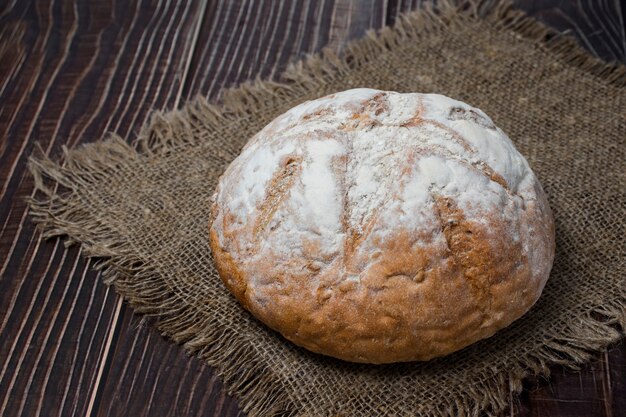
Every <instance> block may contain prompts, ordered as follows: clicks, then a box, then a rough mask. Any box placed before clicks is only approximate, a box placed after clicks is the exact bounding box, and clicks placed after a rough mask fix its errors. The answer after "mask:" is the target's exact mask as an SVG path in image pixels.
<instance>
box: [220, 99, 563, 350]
mask: <svg viewBox="0 0 626 417" xmlns="http://www.w3.org/2000/svg"><path fill="white" fill-rule="evenodd" d="M214 201H215V203H214V204H215V207H216V208H217V209H216V210H215V212H216V214H215V218H214V219H213V225H212V239H213V240H212V247H213V245H218V246H219V247H220V248H222V249H224V248H226V249H225V250H227V251H228V256H229V259H231V260H232V262H234V263H235V264H236V266H237V268H239V270H240V272H241V273H242V274H243V275H245V276H246V279H247V281H248V282H247V285H246V288H247V289H246V293H245V294H241V295H240V296H239V298H240V300H241V299H242V298H244V299H245V300H247V301H244V304H245V303H248V308H250V309H251V310H252V311H253V313H255V314H256V315H257V316H259V317H260V318H262V319H263V320H264V321H266V322H269V323H268V324H270V325H271V326H273V327H275V328H276V327H281V326H283V327H284V329H278V330H279V331H281V332H283V334H285V336H286V337H288V338H290V339H292V340H294V341H296V342H297V343H299V344H306V343H304V342H303V341H302V340H301V337H300V336H294V334H293V332H295V331H296V330H293V329H292V328H291V327H289V326H288V325H282V324H280V323H283V321H285V320H287V321H288V319H287V318H285V317H282V316H281V315H280V314H278V313H276V312H275V311H272V309H277V308H284V309H287V310H288V309H292V308H294V306H293V305H292V304H291V302H290V301H288V300H286V299H283V298H281V297H282V296H280V295H277V294H279V293H280V291H279V290H277V288H278V287H280V288H282V289H283V290H284V291H286V290H285V288H287V287H289V288H292V289H295V288H299V294H298V296H297V297H296V298H297V299H298V300H299V301H293V302H294V303H296V304H297V303H298V302H300V303H301V305H302V309H303V310H302V314H305V313H306V308H307V307H306V305H307V302H308V301H307V300H308V299H309V298H310V299H316V300H318V301H319V300H321V299H323V300H324V302H323V304H324V305H330V304H328V303H331V301H332V300H334V299H336V300H337V301H336V303H337V305H338V306H339V305H340V303H341V301H340V300H341V297H345V298H346V299H351V300H352V301H351V303H353V304H354V303H356V305H358V303H359V301H358V299H360V298H359V297H362V296H372V297H373V294H379V292H380V294H395V292H394V291H395V290H391V289H389V288H391V287H390V286H391V285H400V286H402V285H406V286H407V288H408V287H410V288H412V290H411V291H413V290H415V291H417V292H416V293H415V294H414V295H413V297H417V298H416V299H415V300H417V299H420V296H419V293H420V291H428V290H427V289H423V290H422V289H420V290H418V289H417V288H426V287H427V285H425V284H424V283H425V282H430V281H427V279H428V278H429V277H432V279H435V277H439V278H440V279H441V277H442V276H444V275H445V274H457V275H459V277H456V278H455V280H457V278H458V280H457V281H458V282H457V281H455V280H452V279H451V281H450V282H453V281H454V282H455V284H454V285H456V286H457V287H458V288H456V289H455V290H454V291H457V292H459V294H462V293H463V291H467V294H468V295H467V297H468V298H470V300H469V301H467V300H464V301H463V302H462V303H460V306H459V310H460V311H461V310H462V311H464V314H468V315H469V316H468V317H469V318H468V319H467V320H469V321H471V320H478V321H479V322H480V326H479V327H480V328H486V329H487V330H485V331H482V330H474V333H471V332H470V333H471V334H470V335H469V336H467V340H471V339H472V338H476V337H478V338H480V337H485V336H486V335H488V333H489V332H493V331H495V330H493V329H497V328H500V327H502V326H503V325H506V324H508V322H510V321H511V320H512V319H514V318H517V316H519V315H520V311H522V310H523V311H525V309H527V308H528V306H529V305H532V303H534V301H535V300H536V299H537V297H538V296H539V294H540V292H541V289H542V288H543V285H544V284H545V280H546V279H547V274H548V272H549V269H550V266H551V262H552V258H551V256H552V255H550V253H551V251H553V236H552V237H551V235H550V233H553V231H552V229H551V228H552V227H553V226H552V224H551V222H552V220H551V215H550V213H549V208H548V207H547V202H546V201H545V195H544V194H543V191H542V190H541V187H540V185H538V182H537V179H536V178H535V176H534V174H533V173H532V171H531V170H530V167H529V166H528V163H527V162H526V160H525V159H524V157H523V156H522V155H521V154H520V153H519V152H518V151H517V150H516V149H515V147H514V145H513V143H512V142H511V140H510V139H509V138H508V137H507V136H506V135H505V134H504V133H503V132H502V131H501V130H500V129H499V128H497V127H496V126H495V124H494V123H493V121H492V120H491V119H490V118H489V117H488V116H487V115H486V114H484V113H483V112H482V111H481V110H479V109H476V108H474V107H471V106H469V105H467V104H465V103H463V102H460V101H457V100H453V99H450V98H448V97H445V96H442V95H437V94H400V93H395V92H386V91H379V90H373V89H355V90H348V91H344V92H341V93H336V94H332V95H330V96H327V97H323V98H320V99H317V100H313V101H308V102H305V103H302V104H301V105H298V106H296V107H294V108H293V109H291V110H289V111H288V112H286V113H285V114H283V115H281V116H279V117H278V118H276V119H275V120H274V121H273V122H272V123H270V124H269V125H268V126H267V127H266V128H265V129H263V130H262V131H261V132H259V133H258V134H257V135H256V136H255V137H254V138H253V139H251V141H250V142H249V143H248V144H247V145H246V147H245V148H244V150H243V151H242V154H241V155H240V156H239V157H238V158H237V159H236V160H235V161H234V162H233V163H232V164H231V166H230V167H229V168H228V170H227V171H226V173H225V174H224V175H223V177H222V178H221V180H220V183H219V187H218V190H217V192H216V195H215V196H214ZM461 230H462V231H463V232H462V233H461V232H460V231H461ZM551 239H552V240H551ZM399 242H400V243H399ZM459 248H460V249H459ZM214 249H215V248H214ZM500 250H508V251H509V252H511V253H510V254H502V253H499V252H498V251H500ZM403 251H404V252H403ZM458 251H461V252H458ZM457 252H458V253H457ZM427 255H428V256H430V258H428V256H427ZM463 257H470V258H471V259H469V260H466V259H465V258H463ZM422 258H423V259H422ZM427 258H428V259H427ZM496 261H497V262H499V263H498V264H496V263H495V262H496ZM472 262H473V263H472ZM218 263H219V260H218ZM389 268H390V269H393V270H394V271H391V272H384V274H385V275H386V278H385V279H386V281H385V282H386V284H381V285H382V287H380V289H375V288H378V285H379V283H378V281H379V279H378V277H377V275H376V274H377V273H380V274H383V270H384V271H386V270H387V269H389ZM379 270H380V271H381V272H376V271H379ZM395 270H397V271H395ZM303 274H304V275H303ZM498 274H500V275H502V274H511V276H512V278H509V277H505V276H500V275H498ZM267 275H271V276H272V277H274V278H268V276H267ZM278 276H281V277H280V278H278ZM303 276H308V277H309V278H308V280H307V279H305V278H302V277H303ZM290 279H291V280H293V282H291V283H289V282H287V283H286V284H285V282H284V281H289V280H290ZM301 279H305V282H306V284H302V281H301ZM404 279H407V280H408V281H407V282H406V283H405V284H399V283H398V282H396V281H398V280H404ZM277 280H278V281H280V285H278V284H277V282H278V281H277ZM295 282H298V283H299V284H297V285H300V287H297V285H296V284H294V283H295ZM393 283H395V284H393ZM285 285H287V287H286V286H285ZM294 285H296V286H294ZM451 285H452V284H451ZM524 286H526V287H527V288H524ZM339 288H344V289H345V291H343V292H342V291H341V290H338V289H339ZM463 288H466V289H465V290H463ZM320 291H322V292H321V293H320ZM376 291H378V292H376ZM506 291H511V292H512V293H511V294H510V295H509V296H511V297H516V296H517V297H520V301H519V302H517V301H516V302H514V303H513V304H515V305H514V306H513V307H507V305H506V303H504V302H500V301H498V300H497V299H496V296H497V294H498V292H506ZM319 294H323V295H319ZM341 294H348V295H341ZM424 294H426V293H425V292H424V293H423V294H422V296H421V297H422V299H424V297H426V298H425V299H424V300H425V301H424V306H425V307H424V308H426V309H431V310H432V311H431V314H433V317H435V316H437V315H440V314H442V312H441V309H442V308H443V307H442V306H441V305H439V304H438V303H439V302H440V301H438V300H439V299H438V298H437V296H435V295H432V294H429V295H428V296H425V295H424ZM494 294H495V295H494ZM376 296H377V297H378V296H380V297H383V295H376ZM389 296H390V297H391V295H389ZM450 296H454V294H450ZM319 297H321V298H319ZM324 297H326V298H324ZM353 297H356V299H352V298H353ZM433 297H434V298H433ZM383 298H384V297H383ZM355 300H357V301H355ZM415 300H414V301H415ZM485 300H489V302H488V305H483V304H484V303H485V302H486V301H485ZM414 301H413V302H414ZM346 302H347V301H346ZM361 302H363V303H365V301H364V300H361ZM403 302H404V301H403ZM429 303H430V304H432V303H434V304H433V305H432V306H431V307H427V306H428V305H430V304H429ZM268 305H270V306H271V305H273V307H267V306H268ZM251 306H252V307H251ZM310 308H311V309H312V311H318V309H322V310H323V309H324V308H328V311H325V312H322V310H319V314H321V315H323V316H324V317H326V318H327V319H328V320H331V319H330V318H329V317H331V316H332V317H335V316H334V315H336V314H338V313H337V312H336V311H335V309H337V308H340V307H336V306H335V307H318V306H316V305H312V306H311V307H310ZM345 308H347V309H354V308H356V307H354V305H353V306H348V307H345ZM364 308H365V307H364ZM380 308H383V309H384V308H386V307H380ZM507 308H511V312H510V314H507V311H503V309H504V310H506V309H507ZM429 311H430V310H429ZM472 312H474V313H472ZM310 313H311V312H310ZM277 314H278V315H277ZM311 314H312V313H311ZM354 314H356V315H358V312H356V311H355V313H354ZM329 315H330V316H329ZM279 316H280V317H279ZM296 316H297V314H296ZM348 316H349V315H348ZM514 316H515V317H514ZM438 319H440V317H439V318H438ZM300 320H304V318H302V317H301V318H300ZM336 320H338V321H339V322H341V321H342V319H341V318H337V319H336ZM433 320H434V319H433ZM331 321H332V320H331ZM417 322H419V323H418V324H415V323H414V324H413V325H412V326H414V328H413V329H412V332H413V333H415V331H416V329H419V328H420V326H424V325H425V324H424V323H425V322H423V321H421V320H417ZM435 322H437V320H435ZM276 323H278V324H276ZM420 323H421V324H420ZM472 323H473V322H472ZM336 324H337V323H334V324H333V325H336ZM346 325H347V324H346V323H343V324H341V326H344V327H345V326H346ZM407 325H408V324H407ZM293 326H296V327H297V328H298V329H299V330H298V331H297V333H298V335H300V334H302V333H306V330H305V329H306V328H307V326H306V325H305V324H303V323H302V322H299V324H293ZM341 326H339V327H341ZM468 326H470V325H469V324H468ZM331 327H332V326H331ZM289 329H291V330H289ZM364 331H365V333H367V331H366V330H364ZM346 332H347V334H350V332H349V331H346ZM356 333H359V331H356ZM418 333H419V332H418ZM461 339H463V338H461ZM463 340H464V339H463ZM311 343H313V342H311ZM320 343H322V345H320ZM446 343H447V342H446ZM450 343H452V342H450ZM459 343H465V342H463V341H462V340H461V341H460V342H459ZM315 344H316V346H323V344H324V341H323V338H322V339H321V340H318V341H316V342H315ZM429 349H431V350H432V349H434V351H436V350H437V348H436V347H432V346H431V347H429ZM445 349H447V348H445ZM445 349H443V350H445ZM313 350H315V349H313ZM317 350H318V351H323V350H324V348H318V349H317ZM330 350H332V349H330ZM426 351H428V349H426ZM426 351H425V352H426ZM428 352H430V351H428ZM329 354H333V353H332V352H331V353H329ZM422 354H423V355H425V356H428V355H431V354H432V352H431V353H424V352H422ZM416 355H417V354H415V353H414V355H413V356H416ZM432 355H433V356H436V355H434V354H432ZM347 356H348V357H349V356H350V355H347ZM361 356H362V355H361ZM392 356H393V355H392ZM400 356H402V355H400ZM417 356H419V355H417ZM409 357H410V355H409Z"/></svg>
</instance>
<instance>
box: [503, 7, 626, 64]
mask: <svg viewBox="0 0 626 417" xmlns="http://www.w3.org/2000/svg"><path fill="white" fill-rule="evenodd" d="M515 3H516V5H517V7H519V8H521V9H523V10H524V11H526V12H527V13H528V14H529V15H531V16H533V17H535V18H536V19H538V20H541V21H542V22H544V23H545V24H547V25H548V26H551V27H553V28H555V29H557V30H559V31H561V32H564V33H568V34H571V35H574V36H576V38H578V39H579V41H580V43H581V44H582V45H583V46H584V47H585V48H587V50H589V51H590V52H591V53H592V54H594V55H596V56H598V57H600V58H602V59H604V60H606V61H621V62H626V31H624V14H623V13H624V9H623V5H622V2H620V1H619V0H567V1H566V0H515Z"/></svg>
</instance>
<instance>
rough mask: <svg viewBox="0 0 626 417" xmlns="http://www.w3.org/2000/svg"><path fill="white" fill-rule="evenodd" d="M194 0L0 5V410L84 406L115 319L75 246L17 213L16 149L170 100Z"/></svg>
mask: <svg viewBox="0 0 626 417" xmlns="http://www.w3.org/2000/svg"><path fill="white" fill-rule="evenodd" d="M201 5H202V3H200V2H189V3H180V4H178V2H163V1H161V2H151V3H149V2H147V1H145V2H141V1H137V2H127V1H117V2H106V3H104V2H99V1H96V0H93V1H81V2H75V3H72V2H68V1H13V2H3V3H2V6H1V8H0V10H1V12H0V13H1V14H0V27H2V28H3V30H2V31H3V33H4V34H3V35H2V36H3V38H4V39H7V42H3V43H4V44H5V45H8V46H7V47H6V49H5V52H3V53H2V57H3V58H2V65H1V66H0V69H1V70H2V74H1V76H0V80H1V84H0V102H1V103H2V112H1V113H0V137H2V138H3V139H2V146H1V148H0V175H1V178H2V188H1V189H0V224H1V225H2V226H1V227H2V235H1V241H0V242H1V245H2V251H1V253H2V257H1V261H0V268H1V269H0V276H1V279H0V305H1V307H0V311H1V315H0V340H2V344H1V346H0V387H1V389H0V415H24V416H35V415H46V416H55V415H59V416H69V415H83V416H84V415H86V414H87V413H88V412H89V407H90V404H91V402H92V400H93V398H94V396H95V394H96V392H97V387H98V386H99V384H100V382H101V381H103V380H104V379H105V377H106V373H107V369H106V368H105V367H102V366H101V364H102V363H104V362H105V361H106V358H107V356H108V353H109V350H108V348H109V347H110V346H111V345H115V343H114V342H115V336H116V329H117V328H118V327H119V325H120V324H121V321H119V309H120V306H121V303H120V302H119V300H118V298H117V297H116V296H115V295H114V294H113V293H112V291H110V290H109V289H108V288H106V287H105V286H104V285H102V283H101V282H100V279H99V276H98V273H96V272H94V271H93V270H92V268H91V267H92V265H91V263H90V262H87V261H85V260H84V259H83V258H81V256H80V251H79V250H78V248H72V249H69V250H68V249H65V248H64V247H63V245H62V244H61V242H60V241H58V240H56V241H53V242H49V243H47V242H42V241H41V239H40V236H39V234H38V233H35V230H34V227H33V224H32V222H30V221H29V220H28V219H27V218H26V205H25V201H24V198H25V197H26V196H28V195H30V194H31V193H32V189H33V186H32V180H31V178H30V176H29V175H28V173H27V170H26V161H27V156H28V155H29V154H30V153H31V151H32V150H33V147H34V144H35V142H39V143H40V144H41V146H42V147H43V148H44V150H45V151H46V152H52V153H56V152H58V151H59V149H60V147H61V145H67V146H73V145H75V144H76V143H79V142H81V141H90V140H94V139H96V138H99V137H100V136H102V134H103V133H104V132H106V131H114V132H118V133H119V134H121V135H124V136H126V135H129V134H130V133H131V132H132V131H133V129H136V128H137V126H138V125H140V124H141V123H142V122H143V120H144V119H145V117H146V115H147V114H148V112H149V110H150V109H152V108H162V107H174V106H176V105H177V104H178V100H179V98H180V96H181V90H182V80H183V79H184V73H185V72H186V70H187V68H188V66H189V62H190V61H189V58H190V52H191V51H192V50H193V41H194V40H195V39H196V35H197V31H196V30H195V29H196V27H197V23H198V22H199V19H198V16H199V15H201V14H202V12H203V10H202V8H201Z"/></svg>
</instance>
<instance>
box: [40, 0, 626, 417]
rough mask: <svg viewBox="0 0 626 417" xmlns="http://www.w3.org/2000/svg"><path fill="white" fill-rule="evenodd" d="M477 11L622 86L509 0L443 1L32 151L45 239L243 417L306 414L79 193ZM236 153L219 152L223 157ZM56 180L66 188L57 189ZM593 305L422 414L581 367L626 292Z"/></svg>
mask: <svg viewBox="0 0 626 417" xmlns="http://www.w3.org/2000/svg"><path fill="white" fill-rule="evenodd" d="M474 19H485V20H487V21H488V22H489V23H491V24H492V25H494V27H497V28H498V29H500V30H513V31H514V32H515V33H517V34H518V35H519V36H521V37H523V38H525V39H526V40H527V41H530V42H532V43H533V44H535V45H536V47H539V48H544V49H546V50H548V51H550V52H552V53H553V54H554V55H555V56H557V57H558V59H559V60H561V61H562V62H563V63H565V64H566V65H571V66H574V67H576V68H577V69H579V70H581V71H583V72H584V73H586V74H587V75H588V76H590V77H595V78H596V79H598V80H600V81H602V82H605V83H609V84H612V85H614V86H617V87H624V86H626V67H624V66H622V65H618V64H607V63H605V62H603V61H601V60H599V59H597V58H595V57H593V56H591V55H590V54H589V53H587V52H586V51H585V50H583V49H582V48H581V47H580V46H579V45H578V44H577V43H576V41H575V40H573V39H571V38H568V37H564V36H562V35H560V34H558V33H557V32H555V31H554V30H552V29H550V28H548V27H546V26H544V25H543V24H541V23H539V22H537V21H535V20H534V19H532V18H529V17H528V16H526V15H525V14H524V13H523V12H520V11H516V10H514V9H513V8H512V7H511V5H510V4H509V3H508V2H499V1H471V2H467V1H454V0H449V1H445V2H440V4H439V5H438V6H437V8H436V9H434V8H427V9H424V10H421V11H418V12H414V13H411V14H409V15H405V16H403V17H401V18H400V20H399V21H398V23H397V24H396V25H395V27H393V28H384V29H383V30H382V31H380V32H378V33H369V34H368V36H367V37H366V38H365V39H362V40H358V41H355V42H352V43H351V44H349V45H348V46H347V47H346V49H345V51H344V53H343V54H342V56H341V57H339V56H337V55H335V54H333V53H332V52H330V51H323V52H322V53H321V54H319V55H315V56H312V57H310V58H308V59H306V60H304V61H301V62H299V63H297V64H295V65H292V66H290V68H289V69H288V70H287V71H286V73H285V74H284V75H283V80H284V82H283V83H278V82H272V81H261V80H258V79H257V80H256V81H254V82H251V83H247V84H244V85H242V86H240V87H238V88H234V89H229V90H226V91H224V92H223V94H222V96H221V99H220V102H221V104H220V105H213V104H209V103H207V101H206V100H205V99H204V98H198V99H196V100H194V101H193V102H192V103H190V104H187V105H186V106H185V107H184V108H182V109H181V110H177V111H172V112H168V113H163V112H156V113H154V114H153V115H152V116H151V118H150V120H149V122H148V123H147V124H146V126H145V127H144V128H143V129H142V130H141V131H140V133H139V134H138V137H137V139H136V140H135V141H134V142H133V144H132V145H129V144H128V143H126V142H125V141H124V140H123V139H122V138H120V137H118V136H110V137H108V138H107V139H105V140H103V141H100V142H96V143H92V144H88V145H83V146H81V147H80V148H78V149H76V150H68V149H66V148H64V149H63V163H62V164H58V163H56V162H53V161H52V160H51V159H50V158H48V157H47V156H45V155H44V154H43V152H42V151H41V150H38V151H36V153H35V154H34V155H33V156H32V157H31V158H30V170H31V172H32V174H33V176H34V180H35V188H36V190H37V191H38V193H37V194H36V196H35V197H34V198H32V199H29V205H30V213H31V215H32V216H33V218H34V220H35V222H37V223H38V226H39V227H40V228H41V229H42V230H43V236H44V237H46V238H50V237H56V236H67V237H68V238H67V240H66V245H70V244H72V243H80V244H81V246H82V248H83V252H84V253H85V254H86V255H87V256H89V257H95V258H98V262H97V263H96V268H97V269H99V270H101V271H102V276H103V279H104V281H105V283H107V284H109V285H113V286H114V287H115V289H116V290H117V291H118V292H119V293H120V294H121V295H122V296H123V297H124V298H125V299H126V300H127V301H128V302H129V303H130V304H131V306H132V307H133V308H134V309H136V310H137V311H138V312H140V313H143V314H146V315H148V316H151V317H154V318H155V319H156V320H155V322H156V326H157V328H158V329H159V331H160V332H161V333H162V334H163V335H165V336H167V337H169V338H171V339H172V340H174V341H175V342H177V343H181V344H184V346H185V348H186V349H187V351H188V352H189V353H190V354H193V355H196V356H198V357H200V358H202V359H204V360H205V361H206V362H207V363H208V364H210V365H212V366H213V367H215V368H216V369H217V371H218V373H219V375H220V376H221V377H222V378H223V380H224V384H225V386H226V387H227V389H228V392H229V393H230V394H231V395H234V396H236V397H237V398H238V399H239V401H240V404H241V406H242V408H243V410H244V412H246V413H247V414H248V415H250V416H278V415H289V416H291V415H294V416H295V415H302V414H301V412H299V410H298V409H297V406H296V404H294V403H292V402H291V400H290V398H289V397H288V395H287V394H286V393H285V392H282V391H281V389H280V387H281V384H280V383H278V381H276V380H275V378H276V377H275V376H273V374H272V373H271V372H266V371H267V370H266V369H265V368H264V365H263V364H261V363H258V361H257V358H256V355H255V351H254V349H253V348H252V347H250V346H248V345H246V344H242V343H239V342H237V341H235V340H232V339H229V338H224V337H222V336H223V333H222V332H221V331H220V329H219V328H217V327H216V326H214V323H213V322H211V321H210V320H207V319H206V318H204V317H202V316H201V315H200V314H199V313H198V311H197V310H195V308H193V307H192V306H188V305H186V304H185V303H183V302H181V300H180V299H179V298H177V297H176V296H175V295H174V294H172V293H171V292H170V290H169V288H168V286H167V285H166V284H165V282H164V280H163V278H162V277H160V276H159V275H158V273H157V272H156V271H155V270H153V269H151V266H150V265H145V264H141V263H140V260H139V259H137V257H136V254H134V252H133V248H132V247H130V245H128V244H127V242H125V241H124V240H122V239H121V238H120V236H119V235H117V234H116V233H114V232H113V231H112V230H110V229H109V228H108V227H107V225H106V224H104V223H101V222H98V221H97V220H95V219H94V217H93V216H91V215H90V214H89V213H85V212H83V211H82V210H84V208H83V207H82V206H81V204H80V203H79V202H78V201H77V200H76V195H75V194H74V193H72V190H74V189H77V188H80V187H85V186H89V184H90V183H91V182H92V181H94V180H95V179H97V177H98V176H100V175H103V173H106V172H107V171H109V170H114V169H115V167H116V166H117V165H118V164H124V163H126V162H128V161H129V160H132V159H141V158H144V157H146V156H148V157H149V156H151V155H157V154H167V153H171V152H175V151H176V149H177V148H179V147H187V146H193V145H199V144H201V141H202V140H203V138H205V137H206V136H207V135H209V134H210V133H211V132H214V131H215V130H217V129H218V127H223V126H224V125H225V124H229V123H233V122H237V123H241V122H242V121H244V120H245V119H246V118H249V117H253V114H252V113H250V112H249V109H253V108H256V107H257V106H259V105H263V106H265V107H266V108H271V107H277V106H278V105H279V104H280V103H281V101H282V100H285V99H289V98H292V97H294V96H298V97H301V96H306V95H315V92H316V91H317V90H318V86H320V85H323V84H324V83H326V82H328V81H330V80H332V79H333V78H334V77H337V76H339V75H342V74H344V73H345V72H347V71H350V70H351V69H353V68H356V67H358V66H360V65H362V64H363V63H365V62H368V61H371V60H373V59H376V57H377V56H378V55H379V54H380V53H381V52H384V51H386V50H391V49H393V48H394V46H396V45H399V44H401V43H402V42H405V41H407V40H417V39H419V38H420V36H422V35H423V34H425V33H433V32H437V31H445V30H447V29H448V28H451V27H452V28H453V27H462V26H463V25H464V24H466V22H467V21H468V20H474ZM216 151H218V152H219V150H216ZM235 156H236V155H224V157H226V158H228V159H232V158H234V157H235ZM59 187H62V188H63V189H65V190H68V192H63V194H59V193H58V188H59ZM131 276H132V277H134V278H133V279H132V280H131V279H129V277H131ZM138 282H139V283H140V284H137V283H138ZM587 311H588V313H587V315H586V316H585V317H580V318H579V320H577V321H575V322H571V323H570V324H569V326H568V327H567V328H564V329H562V332H561V335H560V337H558V338H555V339H553V340H547V341H546V343H545V345H544V346H543V347H542V348H540V349H538V350H537V351H535V352H533V354H532V355H531V356H529V357H526V358H524V360H523V361H522V360H520V361H519V362H518V363H516V364H511V370H510V371H509V372H507V373H506V374H503V373H496V374H495V375H489V376H485V378H484V379H483V380H482V381H481V382H480V384H479V385H477V386H474V387H467V388H466V392H464V393H463V395H460V396H458V397H456V398H441V403H439V404H433V405H432V408H431V409H430V412H429V413H428V414H427V415H429V416H455V415H471V416H479V415H481V414H482V415H489V416H494V415H498V414H499V413H501V412H502V411H504V410H505V409H507V408H509V407H511V406H513V405H514V402H515V401H516V400H515V399H514V396H513V394H518V393H519V392H520V391H521V390H522V380H523V379H524V378H525V377H527V376H530V375H548V374H549V366H551V365H555V364H558V365H562V366H566V367H568V368H574V369H577V368H578V367H579V366H580V365H581V364H583V363H585V362H587V361H588V360H590V359H591V358H592V356H593V355H594V354H596V353H597V352H599V351H602V350H603V349H605V348H606V347H607V346H608V345H610V344H612V343H615V342H617V341H619V340H620V338H621V337H622V336H623V334H624V329H626V289H624V291H623V292H622V293H621V295H620V297H619V298H616V299H614V300H604V302H603V304H602V305H593V306H589V309H588V310H587Z"/></svg>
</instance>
